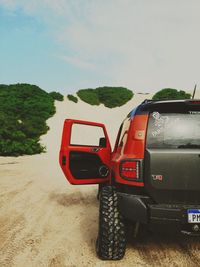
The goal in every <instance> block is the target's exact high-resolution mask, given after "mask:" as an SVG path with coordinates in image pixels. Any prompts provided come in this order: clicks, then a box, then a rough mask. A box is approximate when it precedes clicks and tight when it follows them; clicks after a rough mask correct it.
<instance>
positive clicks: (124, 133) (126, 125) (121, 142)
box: [118, 118, 131, 147]
mask: <svg viewBox="0 0 200 267" xmlns="http://www.w3.org/2000/svg"><path fill="white" fill-rule="evenodd" d="M130 122H131V119H130V118H127V119H126V120H125V121H124V123H123V126H122V130H121V135H120V139H119V144H118V146H119V147H124V145H125V143H126V140H127V137H128V129H129V126H130Z"/></svg>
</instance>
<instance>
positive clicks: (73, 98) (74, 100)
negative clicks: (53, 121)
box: [67, 95, 78, 103]
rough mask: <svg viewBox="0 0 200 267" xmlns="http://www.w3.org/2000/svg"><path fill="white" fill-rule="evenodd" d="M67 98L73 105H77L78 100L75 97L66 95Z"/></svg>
mask: <svg viewBox="0 0 200 267" xmlns="http://www.w3.org/2000/svg"><path fill="white" fill-rule="evenodd" d="M67 98H68V99H69V100H70V101H73V102H74V103H77V102H78V98H77V97H76V96H73V95H67Z"/></svg>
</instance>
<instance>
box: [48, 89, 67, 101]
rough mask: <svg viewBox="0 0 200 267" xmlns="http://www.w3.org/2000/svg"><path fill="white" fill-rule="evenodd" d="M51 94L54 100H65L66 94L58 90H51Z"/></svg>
mask: <svg viewBox="0 0 200 267" xmlns="http://www.w3.org/2000/svg"><path fill="white" fill-rule="evenodd" d="M49 95H50V96H51V97H52V98H53V99H54V100H58V101H63V100H64V96H63V95H61V94H60V93H58V92H54V91H53V92H51V93H49Z"/></svg>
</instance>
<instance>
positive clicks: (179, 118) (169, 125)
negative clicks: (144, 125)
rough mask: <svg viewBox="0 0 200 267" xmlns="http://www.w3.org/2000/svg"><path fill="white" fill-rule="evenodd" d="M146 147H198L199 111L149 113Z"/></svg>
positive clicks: (199, 145)
mask: <svg viewBox="0 0 200 267" xmlns="http://www.w3.org/2000/svg"><path fill="white" fill-rule="evenodd" d="M147 147H148V148H200V111H189V112H188V114H180V113H159V112H153V113H151V114H150V118H149V123H148V131H147Z"/></svg>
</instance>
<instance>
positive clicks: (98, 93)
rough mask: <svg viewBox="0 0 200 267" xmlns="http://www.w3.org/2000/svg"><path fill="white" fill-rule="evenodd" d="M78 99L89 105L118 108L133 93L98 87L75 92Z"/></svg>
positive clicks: (118, 88)
mask: <svg viewBox="0 0 200 267" xmlns="http://www.w3.org/2000/svg"><path fill="white" fill-rule="evenodd" d="M77 95H78V96H79V97H80V99H81V100H82V101H84V102H86V103H88V104H90V105H100V104H104V105H105V106H106V107H108V108H115V107H120V106H122V105H124V104H125V103H127V102H128V101H129V100H130V99H131V98H132V97H133V92H132V91H131V90H129V89H127V88H124V87H108V86H104V87H98V88H96V89H82V90H79V91H78V92H77Z"/></svg>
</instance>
